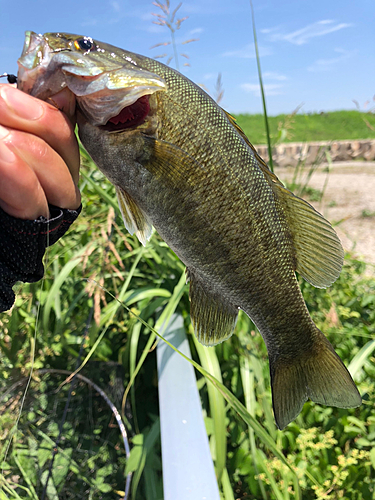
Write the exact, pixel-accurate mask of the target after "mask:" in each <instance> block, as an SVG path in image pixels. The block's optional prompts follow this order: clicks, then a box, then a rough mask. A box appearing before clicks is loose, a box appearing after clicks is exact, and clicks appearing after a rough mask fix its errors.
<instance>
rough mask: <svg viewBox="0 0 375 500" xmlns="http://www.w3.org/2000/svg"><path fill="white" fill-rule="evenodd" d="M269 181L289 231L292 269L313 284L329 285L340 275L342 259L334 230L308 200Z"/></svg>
mask: <svg viewBox="0 0 375 500" xmlns="http://www.w3.org/2000/svg"><path fill="white" fill-rule="evenodd" d="M271 184H272V188H273V190H274V192H275V193H276V197H277V198H278V200H279V201H280V203H281V208H282V210H283V212H284V214H285V216H286V221H287V224H288V227H289V229H290V231H291V235H292V239H293V247H294V250H295V257H296V269H295V270H296V271H297V272H298V273H299V274H300V275H301V276H302V277H303V278H304V279H305V280H306V281H308V282H309V283H311V284H312V285H313V286H315V287H318V288H326V287H327V286H330V285H331V284H332V283H333V282H334V281H336V279H337V278H338V277H339V275H340V272H341V268H342V265H343V261H344V250H343V248H342V245H341V242H340V240H339V238H338V236H337V234H336V232H335V230H334V229H333V227H332V226H331V224H330V223H329V222H328V221H327V220H326V219H325V218H324V217H323V216H322V215H321V214H320V213H319V212H317V211H316V210H315V208H313V207H312V206H311V205H310V204H309V203H307V201H305V200H302V199H301V198H298V196H295V195H294V194H293V193H292V192H290V191H289V190H288V189H286V188H285V187H283V186H281V185H278V184H274V183H271Z"/></svg>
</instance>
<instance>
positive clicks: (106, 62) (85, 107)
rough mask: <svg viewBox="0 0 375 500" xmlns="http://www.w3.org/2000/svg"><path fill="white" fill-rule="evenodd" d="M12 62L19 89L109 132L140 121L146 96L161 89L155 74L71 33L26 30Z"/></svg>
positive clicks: (146, 108)
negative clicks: (23, 40) (39, 33)
mask: <svg viewBox="0 0 375 500" xmlns="http://www.w3.org/2000/svg"><path fill="white" fill-rule="evenodd" d="M18 66H19V71H18V88H19V89H21V90H23V91H24V92H27V93H28V94H31V95H33V96H35V97H38V98H40V99H42V100H45V101H49V102H51V103H52V104H54V105H55V106H56V107H58V108H59V109H62V110H63V111H67V112H68V114H72V112H73V113H74V110H75V108H78V109H80V111H81V112H82V113H83V115H84V116H85V117H86V119H87V120H88V121H89V122H90V123H91V124H92V125H94V126H97V127H100V128H102V129H104V130H108V131H111V132H116V131H121V130H124V129H128V128H133V127H137V126H139V125H141V124H142V123H143V122H144V121H145V120H146V118H147V116H148V113H149V111H150V104H149V96H150V95H151V94H153V93H154V92H157V91H166V90H167V85H166V82H165V81H164V79H163V78H162V77H160V76H159V75H156V74H154V73H151V72H150V71H147V70H144V69H142V68H140V67H139V66H138V65H137V64H136V63H135V62H134V61H133V60H131V59H129V58H126V57H125V58H123V57H121V56H117V55H116V54H114V53H113V52H112V51H111V50H110V46H107V45H106V44H101V42H96V41H94V40H93V39H92V38H89V37H79V36H77V35H69V34H59V33H45V34H44V35H38V34H37V33H34V32H32V31H29V32H26V37H25V44H24V47H23V51H22V54H21V57H20V58H19V59H18Z"/></svg>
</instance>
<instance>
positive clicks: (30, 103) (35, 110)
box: [1, 87, 43, 120]
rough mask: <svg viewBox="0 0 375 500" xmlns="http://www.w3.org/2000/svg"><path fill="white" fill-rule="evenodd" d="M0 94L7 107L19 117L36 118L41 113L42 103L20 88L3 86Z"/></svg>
mask: <svg viewBox="0 0 375 500" xmlns="http://www.w3.org/2000/svg"><path fill="white" fill-rule="evenodd" d="M1 95H2V97H3V99H4V101H5V102H6V104H7V105H8V107H9V108H10V109H11V110H12V111H13V112H14V113H15V114H16V115H18V116H19V117H20V118H24V119H25V120H37V119H38V118H40V117H41V116H42V115H43V107H42V104H41V103H39V102H38V101H37V100H36V99H33V98H31V97H30V96H29V95H28V94H25V93H24V92H21V91H20V90H17V89H13V88H10V87H3V88H2V89H1Z"/></svg>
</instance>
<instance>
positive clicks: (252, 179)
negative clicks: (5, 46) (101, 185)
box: [18, 32, 361, 429]
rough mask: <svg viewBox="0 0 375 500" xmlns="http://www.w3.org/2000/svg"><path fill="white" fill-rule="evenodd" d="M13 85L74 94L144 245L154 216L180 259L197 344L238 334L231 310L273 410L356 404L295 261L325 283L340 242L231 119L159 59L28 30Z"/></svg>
mask: <svg viewBox="0 0 375 500" xmlns="http://www.w3.org/2000/svg"><path fill="white" fill-rule="evenodd" d="M18 63H19V72H18V87H19V88H20V89H21V90H23V91H25V92H28V93H30V94H31V95H34V96H36V97H38V98H40V99H44V100H48V99H53V96H54V95H55V94H57V93H59V92H60V91H61V90H65V91H66V92H67V93H68V94H69V96H70V97H69V100H70V105H71V99H72V98H73V99H74V102H75V105H76V108H77V123H78V131H79V136H80V139H81V141H82V144H83V145H84V147H85V148H86V150H87V152H88V153H89V154H90V156H91V157H92V159H93V161H94V162H95V163H96V165H97V166H98V167H99V168H100V170H101V171H102V172H103V173H104V174H105V175H106V177H107V178H108V179H109V180H110V181H111V182H112V183H113V184H114V185H115V187H116V192H117V197H118V200H119V204H120V209H121V213H122V215H123V218H124V222H125V226H126V227H127V229H128V230H129V232H130V233H132V234H133V233H135V234H136V235H137V237H138V238H139V240H140V241H141V242H142V243H143V244H146V241H147V239H149V237H150V236H151V231H152V226H154V227H155V229H156V230H157V231H158V232H159V234H160V236H161V237H162V238H163V239H164V240H165V242H166V243H167V244H168V245H169V246H170V248H171V249H172V250H173V251H174V252H175V253H176V254H177V256H178V257H179V258H180V259H181V260H182V262H183V263H184V264H185V265H186V267H187V280H188V281H190V301H191V308H190V309H191V320H192V323H193V326H194V331H195V334H196V336H197V338H198V340H199V341H200V342H201V343H202V344H205V345H215V344H217V343H219V342H222V341H223V340H225V339H227V338H228V337H230V336H231V335H232V333H233V330H234V327H235V323H236V319H237V315H238V310H239V309H242V310H243V311H244V312H245V313H246V314H247V315H248V316H249V317H250V318H251V319H252V320H253V322H254V323H255V324H256V326H257V328H258V329H259V331H260V333H261V334H262V337H263V339H264V341H265V343H266V346H267V350H268V355H269V364H270V374H271V385H272V400H273V408H274V414H275V420H276V423H277V425H278V427H279V428H280V429H283V428H284V427H285V426H286V425H287V424H288V423H289V422H291V421H292V420H293V419H294V418H295V417H296V416H297V415H298V414H299V412H300V411H301V409H302V407H303V404H304V403H305V401H307V399H308V398H310V399H311V400H313V401H315V402H317V403H320V404H325V405H331V406H338V407H341V408H351V407H356V406H359V405H360V403H361V397H360V394H359V392H358V390H357V388H356V386H355V384H354V382H353V380H352V378H351V376H350V374H349V372H348V371H347V369H346V368H345V366H344V365H343V363H342V362H341V360H340V358H339V357H338V356H337V354H336V353H335V351H334V349H333V347H332V346H331V344H330V343H329V342H328V340H327V339H326V337H325V336H324V335H323V334H322V332H321V331H320V330H319V329H318V328H317V327H316V326H315V324H314V323H313V321H312V319H311V317H310V315H309V313H308V310H307V308H306V305H305V302H304V300H303V297H302V294H301V291H300V288H299V286H298V282H297V279H296V275H295V271H297V272H298V273H300V274H301V275H302V276H303V277H304V278H305V279H306V280H307V281H308V282H309V283H311V284H312V285H314V286H317V287H322V288H325V287H327V286H329V285H330V284H331V283H333V282H334V281H335V280H336V279H337V277H338V276H339V274H340V271H341V267H342V263H343V249H342V246H341V243H340V241H339V239H338V237H337V235H336V233H335V231H334V230H333V228H332V227H331V225H330V224H329V222H328V221H326V220H325V219H324V217H323V216H322V215H320V214H319V213H318V212H317V211H316V210H315V209H314V208H313V207H312V206H310V205H309V204H308V203H307V202H305V201H304V200H302V199H300V198H298V197H296V196H294V195H293V194H292V193H291V192H290V191H289V190H288V189H286V188H285V187H284V186H283V184H282V183H281V182H280V181H279V180H278V178H277V177H276V175H274V174H273V173H272V172H271V171H270V170H269V169H268V167H267V166H266V164H265V163H264V162H263V160H262V159H261V158H260V157H259V156H258V154H257V153H256V151H255V150H254V148H253V146H252V145H251V143H250V142H249V140H248V138H247V137H246V136H245V134H244V133H243V131H242V130H241V129H240V127H239V126H238V125H237V124H236V122H235V120H234V118H233V117H232V116H231V115H229V114H228V113H226V112H225V111H224V110H223V109H222V108H220V107H219V106H218V105H217V104H216V103H215V102H214V101H213V100H212V99H211V98H210V97H209V96H208V95H207V94H206V93H205V92H204V91H203V90H202V89H201V88H200V87H198V86H197V85H195V84H194V83H193V82H191V81H190V80H188V79H187V78H186V77H185V76H183V75H181V74H180V73H178V72H177V71H175V70H173V69H171V68H169V67H168V66H165V65H164V64H162V63H160V62H158V61H156V60H153V59H150V58H147V57H144V56H141V55H138V54H134V53H132V52H128V51H126V50H122V49H119V48H116V47H113V46H111V45H108V44H105V43H102V42H98V41H96V40H93V39H92V38H90V37H84V36H78V35H71V34H66V33H46V34H44V35H37V34H36V33H33V32H27V33H26V40H25V45H24V49H23V53H22V55H21V57H20V59H19V61H18Z"/></svg>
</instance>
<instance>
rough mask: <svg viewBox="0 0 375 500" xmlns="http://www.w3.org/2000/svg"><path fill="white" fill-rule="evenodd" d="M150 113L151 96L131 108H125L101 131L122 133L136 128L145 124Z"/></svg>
mask: <svg viewBox="0 0 375 500" xmlns="http://www.w3.org/2000/svg"><path fill="white" fill-rule="evenodd" d="M149 111H150V102H149V96H148V95H144V96H142V97H140V98H139V99H137V100H136V101H135V102H134V103H133V104H131V105H130V106H126V107H125V108H123V109H122V110H121V111H120V113H119V114H118V115H116V116H113V117H112V118H110V119H109V120H108V122H107V123H106V124H105V125H103V126H101V127H100V128H101V129H104V130H107V131H109V132H120V131H122V130H126V129H128V128H133V127H134V128H135V127H138V126H139V125H142V123H144V122H145V120H146V118H147V116H148V113H149Z"/></svg>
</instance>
